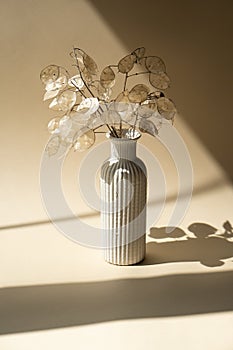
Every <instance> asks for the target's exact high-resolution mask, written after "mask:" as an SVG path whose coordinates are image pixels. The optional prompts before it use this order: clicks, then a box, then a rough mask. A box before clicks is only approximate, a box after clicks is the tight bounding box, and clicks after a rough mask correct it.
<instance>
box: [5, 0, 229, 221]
mask: <svg viewBox="0 0 233 350" xmlns="http://www.w3.org/2000/svg"><path fill="white" fill-rule="evenodd" d="M0 6H1V11H0V17H1V20H0V26H1V42H0V43H1V51H0V55H1V129H0V130H1V131H0V132H1V144H2V147H1V151H0V152H1V199H2V208H1V225H2V226H6V225H11V224H18V223H24V222H33V221H38V220H46V215H45V213H44V210H43V208H42V205H41V199H40V190H39V184H38V176H39V166H40V157H41V153H42V151H43V147H44V145H45V143H46V141H47V139H48V133H47V130H46V125H47V122H48V120H49V119H50V118H51V117H52V116H53V115H54V114H53V113H51V111H49V110H48V108H47V106H48V104H46V103H43V101H42V96H43V87H42V85H41V83H40V80H39V73H40V71H41V69H42V68H43V67H44V66H46V65H48V64H51V63H56V64H61V65H64V66H66V67H67V68H69V67H70V65H71V63H72V62H71V60H70V58H69V52H70V50H71V49H72V47H73V45H76V46H80V47H82V48H83V49H84V50H86V51H87V52H89V53H90V55H92V56H94V57H95V59H96V60H97V62H98V64H99V67H103V66H104V65H105V64H109V63H110V62H116V61H117V60H118V59H119V58H120V57H122V55H124V54H125V53H127V52H129V51H131V50H132V49H134V48H135V47H138V46H141V45H144V46H146V48H147V51H148V52H149V53H150V54H157V55H159V56H161V57H162V58H163V59H164V60H165V62H166V64H167V67H168V73H169V75H170V76H171V79H172V87H171V89H170V91H169V95H170V96H171V97H172V98H173V99H174V101H175V102H176V104H177V106H178V109H179V112H180V115H181V116H180V118H179V119H178V120H177V121H176V127H177V128H178V130H179V131H180V132H181V134H182V135H183V137H184V139H185V141H186V142H187V144H188V143H190V142H191V138H190V137H189V136H190V133H191V134H192V133H195V136H196V137H197V138H199V139H200V140H201V142H202V143H203V144H204V145H205V146H206V147H207V150H208V151H209V152H210V157H214V159H216V160H217V161H218V162H219V163H220V164H221V165H222V166H223V169H224V170H225V171H226V173H227V174H228V175H229V176H232V174H233V172H232V171H233V170H232V154H231V153H232V152H231V149H232V107H231V105H232V103H231V92H232V69H231V64H232V50H231V46H232V45H231V35H232V21H231V8H232V1H227V0H224V1H223V2H221V5H220V4H219V2H218V1H212V0H210V1H183V0H176V1H168V2H164V1H152V0H151V1H148V0H147V1H144V2H143V3H142V2H141V1H138V0H135V1H129V0H128V1H122V0H119V1H111V2H109V1H103V0H99V1H90V2H89V1H84V0H64V1H63V0H56V1H55V0H54V1H53V0H49V1H46V2H45V1H35V0H34V1H33V0H20V1H16V0H9V1H3V0H2V1H1V2H0ZM181 121H183V123H182V122H181ZM185 125H187V126H188V127H189V129H188V131H187V130H185V131H184V128H185ZM153 147H156V146H153ZM198 150H199V149H198V147H197V149H196V150H195V147H192V149H191V153H192V158H193V163H194V174H195V186H199V185H200V186H202V187H203V186H205V184H209V183H210V182H211V183H212V182H213V183H215V182H218V180H219V174H217V175H216V174H215V170H213V169H212V168H211V167H210V168H208V169H207V166H208V162H207V163H206V162H205V159H204V161H203V163H202V165H200V164H201V163H198V164H197V167H195V165H196V163H195V160H196V158H197V159H198V161H200V160H202V156H203V154H201V153H202V152H198ZM80 157H81V156H80ZM78 158H79V155H77V156H76V161H78ZM205 167H206V168H205ZM165 170H166V169H165ZM70 175H71V174H70ZM168 177H169V175H168ZM216 177H217V178H216ZM220 178H221V175H220Z"/></svg>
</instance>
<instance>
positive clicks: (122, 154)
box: [110, 139, 137, 160]
mask: <svg viewBox="0 0 233 350" xmlns="http://www.w3.org/2000/svg"><path fill="white" fill-rule="evenodd" d="M110 142H111V158H117V159H120V158H124V159H129V160H133V159H135V158H136V147H137V140H127V139H111V140H110Z"/></svg>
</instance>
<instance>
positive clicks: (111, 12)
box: [91, 0, 233, 178]
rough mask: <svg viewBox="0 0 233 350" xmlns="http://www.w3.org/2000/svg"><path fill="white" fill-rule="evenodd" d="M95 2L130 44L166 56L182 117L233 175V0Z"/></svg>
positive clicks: (173, 91)
mask: <svg viewBox="0 0 233 350" xmlns="http://www.w3.org/2000/svg"><path fill="white" fill-rule="evenodd" d="M91 3H92V4H93V5H94V6H95V7H96V9H97V10H98V11H99V13H100V14H101V15H102V16H103V18H104V19H105V20H106V21H107V22H108V24H109V25H110V26H111V28H113V29H114V32H115V33H116V34H117V35H118V37H119V38H120V39H121V40H122V41H123V42H124V43H125V45H126V46H127V47H128V48H129V49H131V48H134V47H137V46H140V45H145V46H146V47H147V48H148V51H149V52H150V53H151V54H154V53H157V54H158V56H162V57H163V58H164V60H165V62H166V63H167V67H168V73H170V75H171V78H172V87H171V90H170V93H171V94H172V96H173V97H174V100H175V101H176V103H177V106H178V109H179V111H180V113H181V115H182V118H183V119H184V120H185V121H187V122H188V125H190V126H191V127H192V129H193V130H194V131H195V133H196V135H197V136H198V137H199V138H200V140H201V141H202V142H203V143H204V144H205V146H206V147H207V148H208V149H209V150H210V151H211V153H212V154H213V155H214V157H215V158H216V159H217V160H218V162H220V163H221V164H222V166H223V167H224V168H225V170H226V171H227V172H228V174H229V175H230V176H231V178H233V165H232V149H233V141H232V140H233V136H232V130H233V112H232V93H233V70H232V62H233V46H232V38H233V20H232V13H233V1H232V0H223V1H218V0H174V1H171V0H170V1H164V0H145V1H140V0H128V1H125V0H118V1H107V0H97V1H95V0H91Z"/></svg>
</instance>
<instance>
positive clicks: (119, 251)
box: [105, 235, 146, 266]
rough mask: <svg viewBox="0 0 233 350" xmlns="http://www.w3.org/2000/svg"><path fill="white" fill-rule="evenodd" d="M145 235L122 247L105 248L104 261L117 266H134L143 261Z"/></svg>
mask: <svg viewBox="0 0 233 350" xmlns="http://www.w3.org/2000/svg"><path fill="white" fill-rule="evenodd" d="M145 239H146V235H143V236H142V237H140V238H138V239H137V240H135V241H133V242H131V243H128V244H126V245H123V246H119V247H114V248H107V249H106V250H105V261H106V262H108V263H110V264H113V265H119V266H128V265H136V264H138V263H140V262H141V261H143V260H144V259H145Z"/></svg>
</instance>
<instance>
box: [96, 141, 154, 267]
mask: <svg viewBox="0 0 233 350" xmlns="http://www.w3.org/2000/svg"><path fill="white" fill-rule="evenodd" d="M110 143H111V157H110V158H109V159H108V160H107V161H105V162H104V164H103V165H102V167H101V179H100V181H101V186H100V189H101V201H102V208H101V223H102V230H103V240H104V246H105V260H106V261H107V262H109V263H112V264H116V265H132V264H136V263H138V262H140V261H142V260H143V259H144V257H145V237H146V196H147V194H146V193H147V177H146V167H145V165H144V163H143V162H142V161H141V160H140V159H139V158H137V157H136V146H137V140H129V139H120V138H119V139H116V138H111V139H110Z"/></svg>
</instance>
